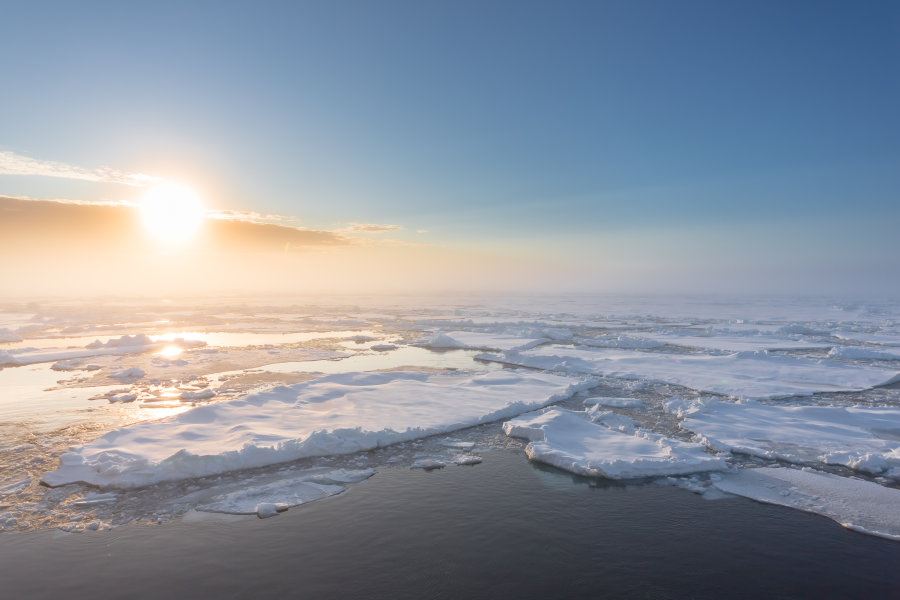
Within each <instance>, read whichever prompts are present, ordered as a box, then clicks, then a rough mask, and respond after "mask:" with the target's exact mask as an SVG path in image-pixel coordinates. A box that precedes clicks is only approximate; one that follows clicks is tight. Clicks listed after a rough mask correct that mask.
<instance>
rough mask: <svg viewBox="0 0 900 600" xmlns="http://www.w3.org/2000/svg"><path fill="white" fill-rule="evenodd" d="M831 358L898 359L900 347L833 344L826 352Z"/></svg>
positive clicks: (899, 358)
mask: <svg viewBox="0 0 900 600" xmlns="http://www.w3.org/2000/svg"><path fill="white" fill-rule="evenodd" d="M828 356H830V357H831V358H847V359H862V360H900V348H889V347H881V348H877V349H876V348H871V347H869V348H865V347H862V346H835V347H834V348H832V349H831V351H829V352H828Z"/></svg>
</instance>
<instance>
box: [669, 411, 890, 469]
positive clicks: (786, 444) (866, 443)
mask: <svg viewBox="0 0 900 600" xmlns="http://www.w3.org/2000/svg"><path fill="white" fill-rule="evenodd" d="M665 406H666V410H668V411H669V412H672V413H675V414H676V415H679V416H681V417H683V420H682V421H681V427H682V428H684V429H686V430H688V431H692V432H694V433H695V434H696V435H697V438H698V440H699V441H702V442H703V443H704V444H706V445H707V446H709V447H710V448H712V449H713V450H718V451H723V450H730V451H732V452H739V453H741V454H750V455H753V456H760V457H763V458H770V459H778V460H784V461H787V462H792V463H799V464H811V463H823V464H829V465H843V466H846V467H849V468H851V469H856V470H859V471H864V472H867V473H873V474H879V473H884V472H885V471H888V470H889V469H892V468H896V467H900V441H898V440H900V409H898V408H847V407H840V406H772V405H767V404H758V403H755V402H751V403H742V404H735V403H731V402H720V401H718V400H715V399H713V398H705V399H701V400H695V401H686V400H681V399H672V400H670V401H668V402H666V403H665Z"/></svg>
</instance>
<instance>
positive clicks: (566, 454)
mask: <svg viewBox="0 0 900 600" xmlns="http://www.w3.org/2000/svg"><path fill="white" fill-rule="evenodd" d="M503 431H504V432H505V433H506V434H507V435H509V436H512V437H520V438H525V439H527V440H530V443H529V444H528V446H527V447H526V448H525V453H526V454H527V455H528V458H530V459H531V460H536V461H539V462H543V463H547V464H550V465H553V466H555V467H558V468H560V469H565V470H566V471H571V472H572V473H576V474H578V475H587V476H590V477H606V478H608V479H632V478H637V477H655V476H658V475H681V474H685V473H696V472H700V471H716V470H719V469H723V468H725V460H724V458H722V457H719V456H713V455H711V454H708V453H706V452H705V451H704V447H703V446H701V445H700V444H691V443H688V442H682V441H679V440H674V439H670V438H666V437H664V436H661V435H657V434H654V433H650V432H645V431H641V432H636V433H635V434H634V435H629V434H626V433H622V432H619V431H614V430H612V429H609V428H607V427H604V426H602V425H597V424H595V423H592V422H591V421H589V420H588V418H587V416H586V415H585V413H576V412H573V411H570V410H565V409H561V408H549V409H547V410H544V411H543V412H539V413H533V414H529V415H524V416H522V417H519V418H516V419H513V420H511V421H507V422H506V423H504V424H503Z"/></svg>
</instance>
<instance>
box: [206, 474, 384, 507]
mask: <svg viewBox="0 0 900 600" xmlns="http://www.w3.org/2000/svg"><path fill="white" fill-rule="evenodd" d="M374 474H375V471H373V470H372V469H365V470H360V471H353V472H350V471H345V470H342V469H341V470H337V471H331V472H326V473H316V474H308V473H304V474H301V475H298V476H295V477H290V478H285V479H277V480H274V481H270V482H266V483H256V482H252V481H250V482H244V483H243V484H242V485H241V486H240V487H238V488H237V489H233V490H229V491H226V492H224V493H221V494H217V495H215V496H213V497H212V498H209V499H208V500H205V501H203V502H202V503H200V504H198V505H197V507H196V509H197V510H199V511H203V512H220V513H228V514H234V515H252V514H256V515H258V516H259V518H261V519H265V518H268V517H273V516H275V515H276V514H278V513H280V512H284V511H285V510H287V509H289V508H291V507H293V506H299V505H301V504H306V503H309V502H314V501H316V500H321V499H323V498H327V497H329V496H334V495H337V494H340V493H342V492H344V491H345V490H346V487H344V486H343V485H341V484H343V483H356V482H359V481H362V480H364V479H367V478H368V477H371V476H372V475H374Z"/></svg>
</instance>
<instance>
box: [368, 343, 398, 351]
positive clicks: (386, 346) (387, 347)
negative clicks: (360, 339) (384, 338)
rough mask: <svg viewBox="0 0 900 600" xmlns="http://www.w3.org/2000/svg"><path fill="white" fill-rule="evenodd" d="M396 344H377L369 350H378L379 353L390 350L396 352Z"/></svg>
mask: <svg viewBox="0 0 900 600" xmlns="http://www.w3.org/2000/svg"><path fill="white" fill-rule="evenodd" d="M396 349H397V345H396V344H375V345H374V346H369V350H376V351H378V352H387V351H389V350H396Z"/></svg>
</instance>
